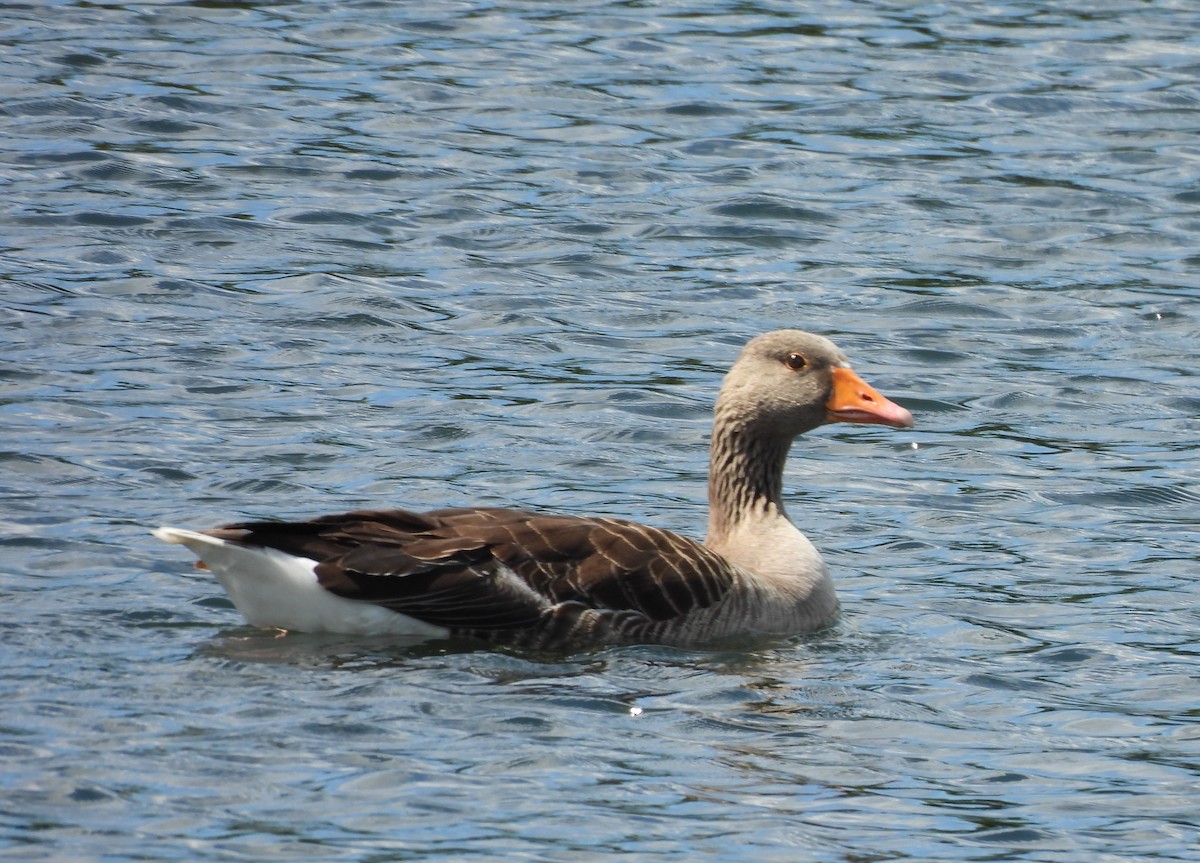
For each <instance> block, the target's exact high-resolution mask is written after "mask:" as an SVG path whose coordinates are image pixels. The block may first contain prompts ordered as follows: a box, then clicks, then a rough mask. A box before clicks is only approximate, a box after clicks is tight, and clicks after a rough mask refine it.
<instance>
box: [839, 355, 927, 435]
mask: <svg viewBox="0 0 1200 863" xmlns="http://www.w3.org/2000/svg"><path fill="white" fill-rule="evenodd" d="M825 422H830V423H838V422H841V423H876V424H878V425H885V426H893V427H895V428H909V427H910V426H912V424H913V418H912V414H911V413H909V412H908V410H907V409H906V408H902V407H900V405H898V404H896V403H895V402H893V401H889V400H888V399H885V398H884V397H883V396H881V395H880V394H879V393H877V392H875V389H874V388H873V387H872V386H871V385H870V384H868V383H867V382H866V381H864V380H863V379H862V378H860V377H859V376H858V375H856V374H855V373H854V372H852V371H850V369H847V368H842V367H840V366H839V367H838V368H835V369H834V370H833V393H832V394H831V395H830V396H829V400H828V401H827V402H825Z"/></svg>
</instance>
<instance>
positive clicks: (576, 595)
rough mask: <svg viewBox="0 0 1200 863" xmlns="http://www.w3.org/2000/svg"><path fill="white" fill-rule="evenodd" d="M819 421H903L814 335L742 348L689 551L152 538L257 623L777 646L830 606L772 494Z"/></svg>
mask: <svg viewBox="0 0 1200 863" xmlns="http://www.w3.org/2000/svg"><path fill="white" fill-rule="evenodd" d="M832 422H848V423H873V424H878V425H885V426H892V427H895V428H906V427H910V426H912V424H913V418H912V414H911V413H909V411H908V410H906V409H905V408H903V407H901V406H900V405H898V404H895V403H894V402H891V401H889V400H888V399H886V398H884V397H883V396H882V395H880V394H879V393H878V392H876V391H875V390H874V389H873V388H872V387H871V386H870V385H868V384H867V383H866V382H865V381H864V380H863V379H862V378H861V377H859V376H858V375H857V374H856V373H855V372H853V371H851V369H850V365H849V363H848V361H847V359H846V356H845V354H844V353H842V351H841V350H840V349H839V348H838V347H837V346H836V345H835V344H834V343H833V342H831V341H830V340H828V339H826V338H824V337H822V336H818V335H814V334H812V333H806V332H802V331H799V330H777V331H775V332H769V333H765V334H762V335H759V336H757V337H755V338H753V339H751V340H750V341H749V342H748V343H747V344H746V345H745V347H744V348H743V349H742V351H741V353H740V355H739V356H738V358H737V360H736V361H735V362H734V364H733V366H732V367H731V368H730V370H729V372H728V374H727V375H726V376H725V379H724V382H723V383H722V386H721V389H720V392H719V394H718V396H717V401H716V407H715V409H714V421H713V431H712V438H711V444H710V461H709V465H710V469H709V477H708V501H709V511H708V532H707V535H706V537H705V539H704V541H703V542H697V541H696V540H693V539H689V538H687V537H684V536H682V535H680V534H677V533H674V532H672V531H669V530H662V529H660V528H656V527H649V526H646V525H642V524H638V523H636V522H633V521H627V520H624V519H620V518H610V517H591V516H576V515H554V514H546V513H541V512H533V511H528V510H522V509H506V508H500V507H490V506H488V507H468V508H454V509H435V510H431V511H427V512H413V511H409V510H405V509H378V510H359V511H355V512H347V513H342V514H337V515H326V516H322V517H319V518H314V519H311V520H308V521H278V522H276V521H246V522H239V523H235V524H229V525H226V526H224V527H220V528H217V529H215V530H207V531H194V530H184V529H180V528H174V527H160V528H158V529H157V530H156V531H154V534H155V536H157V537H158V538H159V539H162V540H164V541H166V542H168V543H175V544H178V545H183V546H186V547H187V548H188V549H190V550H191V551H192V552H194V553H195V554H196V555H197V556H198V557H199V558H200V561H199V562H197V564H196V565H197V567H199V568H201V569H208V570H211V572H212V573H213V574H214V575H215V576H216V578H217V580H218V581H219V582H220V583H221V585H222V587H223V588H224V589H225V591H226V593H227V594H228V596H229V598H230V600H231V601H232V602H233V604H234V606H235V607H236V608H237V609H238V611H240V612H241V614H242V615H243V616H244V617H245V619H246V621H247V622H248V623H250V624H251V625H253V626H258V627H264V628H275V629H279V630H285V631H300V632H337V633H345V634H362V635H387V636H396V637H405V638H413V639H431V638H445V637H459V636H462V637H467V638H471V639H479V640H482V641H485V642H490V643H493V644H498V645H510V646H514V647H524V648H533V649H545V650H565V649H586V648H591V647H596V646H603V645H615V644H634V643H640V644H666V645H675V646H681V647H688V646H702V645H708V644H714V643H720V642H728V641H732V640H747V639H764V638H782V637H786V636H790V635H796V634H801V633H807V632H813V631H816V630H819V629H822V628H825V627H827V626H829V625H830V624H831V623H832V622H833V621H834V620H835V619H836V617H837V615H838V611H839V605H838V599H837V595H836V593H835V591H834V588H833V583H832V581H831V579H830V576H829V572H828V570H827V569H826V566H825V564H824V562H823V561H822V560H821V556H820V554H819V553H818V552H817V550H816V548H815V547H814V546H813V544H812V543H811V542H809V540H808V539H807V538H806V537H805V536H804V534H803V533H801V532H800V531H799V530H797V529H796V527H795V526H793V524H792V523H791V521H789V520H788V517H787V514H786V513H785V512H784V506H783V494H782V491H783V469H784V463H785V461H786V460H787V455H788V450H789V449H790V447H791V444H792V441H793V440H794V439H795V438H796V437H797V436H799V435H800V434H803V433H804V432H807V431H811V430H812V429H815V428H816V427H818V426H820V425H823V424H825V423H832Z"/></svg>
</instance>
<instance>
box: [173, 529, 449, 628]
mask: <svg viewBox="0 0 1200 863" xmlns="http://www.w3.org/2000/svg"><path fill="white" fill-rule="evenodd" d="M154 535H155V536H156V537H158V538H159V539H161V540H162V541H163V542H169V543H172V544H174V545H185V546H187V547H188V548H189V549H191V550H192V551H193V552H195V554H196V556H197V557H199V558H200V559H201V560H202V561H204V563H205V565H206V566H207V567H208V568H209V569H210V570H212V573H213V575H215V576H216V577H217V581H219V582H220V583H221V586H222V587H223V588H225V593H227V594H228V595H229V599H230V601H231V602H233V604H234V606H236V607H237V610H238V611H240V612H241V613H242V616H243V617H245V618H246V620H247V621H248V622H249V623H250V624H252V625H254V626H262V627H274V628H278V629H289V630H295V631H297V632H341V633H347V634H351V635H396V636H402V635H406V636H418V637H422V638H436V637H440V636H444V635H446V634H447V633H448V630H447V629H445V628H444V627H441V626H434V625H432V624H429V623H425V622H424V621H420V620H417V619H416V618H412V617H408V616H407V615H403V614H399V613H397V612H395V611H389V610H388V609H386V608H382V607H380V606H378V605H372V604H371V603H369V602H357V601H355V600H352V599H343V598H342V597H340V596H336V595H334V594H332V593H330V592H329V591H327V590H325V589H324V588H323V587H321V585H320V584H319V583H318V582H317V576H316V573H315V572H314V571H313V568H314V567H315V566H316V565H317V563H316V561H314V560H310V559H309V558H307V557H296V556H295V555H291V554H285V553H284V552H282V551H277V550H275V549H273V548H255V547H253V546H247V545H239V544H238V543H236V542H230V541H228V540H224V539H219V538H217V537H215V536H209V535H208V534H206V533H197V532H196V531H194V530H182V529H180V528H176V527H160V528H159V529H158V530H156V531H154Z"/></svg>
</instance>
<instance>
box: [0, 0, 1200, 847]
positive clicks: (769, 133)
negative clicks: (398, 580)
mask: <svg viewBox="0 0 1200 863" xmlns="http://www.w3.org/2000/svg"><path fill="white" fill-rule="evenodd" d="M564 7H565V11H564ZM1198 34H1200V13H1198V12H1197V11H1196V7H1195V5H1194V4H1192V3H1188V2H1162V3H1157V2H1155V3H1145V2H1134V0H1110V2H1100V3H1086V4H1083V5H1082V7H1080V5H1079V4H1061V3H1046V2H1032V0H1031V2H1011V3H1000V4H946V3H917V4H914V3H908V2H898V0H897V2H866V0H863V2H848V0H847V2H832V3H821V4H799V3H782V2H778V3H776V2H753V0H752V2H717V3H700V2H695V0H679V2H669V3H635V2H613V0H595V2H579V3H569V4H549V3H540V2H525V3H482V2H469V0H463V2H447V3H432V4H412V3H383V2H365V0H346V2H338V3H317V2H303V0H299V2H273V3H272V2H264V3H242V2H203V3H200V2H197V3H186V2H172V3H166V2H164V3H153V2H132V3H122V4H116V3H108V2H99V3H85V2H81V0H62V2H43V3H35V4H29V5H19V4H6V5H5V7H4V11H3V14H2V15H0V182H2V184H3V185H2V189H0V195H2V196H0V200H2V205H0V238H2V244H0V278H2V280H3V281H2V287H0V291H2V294H0V299H2V309H3V317H2V321H3V336H2V340H0V351H2V353H0V490H2V492H3V495H4V506H3V512H2V514H0V519H2V520H3V528H2V529H0V544H2V549H3V557H2V561H3V564H2V567H3V568H2V572H0V595H2V597H3V604H4V609H5V612H4V614H3V616H2V619H0V627H2V629H0V654H2V656H3V664H2V666H0V680H2V682H0V700H2V703H3V707H2V708H0V788H2V789H3V794H2V796H3V804H2V805H0V856H4V857H5V858H6V859H12V860H30V861H35V860H36V861H42V860H45V861H51V860H53V861H59V860H79V861H86V860H95V861H101V860H103V861H119V860H134V859H138V860H141V859H149V860H179V861H209V860H220V861H231V860H248V861H264V860H279V861H294V860H364V861H366V860H370V861H382V860H447V861H449V860H484V859H505V860H539V861H567V860H571V861H575V860H588V859H598V858H601V857H608V856H613V855H616V854H626V855H629V856H630V858H631V859H654V860H680V861H684V860H687V861H691V860H695V859H706V860H734V859H737V860H753V861H798V860H814V861H894V860H899V859H912V860H921V861H928V860H947V861H963V860H1028V861H1083V863H1095V861H1110V860H1156V861H1157V860H1188V861H1191V860H1195V859H1196V856H1195V855H1196V853H1197V847H1198V845H1200V815H1197V813H1198V812H1200V803H1198V801H1200V707H1198V704H1200V680H1198V678H1200V673H1198V665H1197V661H1198V653H1200V649H1198V646H1197V644H1198V640H1197V633H1198V632H1200V587H1198V585H1197V577H1198V572H1197V523H1198V521H1200V518H1198V516H1200V484H1198V482H1197V468H1196V452H1197V444H1198V438H1200V421H1198V419H1197V416H1198V414H1200V382H1198V381H1200V379H1198V378H1197V367H1198V361H1197V353H1198V351H1197V346H1198V345H1200V322H1198V318H1200V309H1198V305H1197V278H1198V277H1197V272H1198V271H1200V35H1198ZM779 326H798V327H802V328H808V329H814V330H817V331H820V332H823V333H826V334H829V335H831V336H833V337H834V338H835V339H836V340H837V341H838V342H839V343H840V344H841V345H842V346H843V347H844V348H846V349H847V351H848V352H849V353H850V355H851V357H852V358H853V360H854V361H855V363H856V368H857V369H858V370H859V371H860V372H861V373H862V374H863V375H864V376H865V377H866V378H867V379H868V380H870V381H872V382H873V383H874V384H875V385H876V386H877V387H878V388H879V389H880V390H881V391H882V392H884V393H885V394H887V395H890V396H892V397H895V398H897V399H898V400H899V401H902V402H903V403H904V404H906V405H907V406H908V407H909V408H911V409H912V410H913V412H914V414H915V415H916V417H917V423H918V425H917V428H916V429H914V430H911V431H908V430H906V431H894V430H887V429H873V428H864V427H851V426H842V427H832V428H824V429H820V430H818V431H816V432H814V433H813V434H811V435H809V436H807V437H806V438H805V439H803V440H801V441H800V442H798V444H797V445H796V447H795V450H794V454H793V457H792V459H791V461H790V463H789V469H788V475H787V479H786V484H787V499H788V503H789V510H790V512H791V514H792V516H793V518H794V519H795V520H796V521H797V522H799V523H800V525H801V526H802V528H803V529H804V530H806V532H808V534H809V536H810V537H811V538H812V539H813V541H814V542H815V543H816V544H817V545H818V546H819V547H820V548H821V549H822V551H823V553H824V554H825V556H826V558H827V560H828V561H829V563H830V566H831V568H832V569H833V571H834V573H835V577H836V579H837V581H838V584H839V589H840V592H841V596H842V600H843V604H844V607H845V613H844V616H843V618H842V620H841V622H840V623H839V624H838V626H837V627H836V628H834V629H833V630H831V631H829V632H826V633H822V634H820V635H818V636H815V637H811V638H805V639H797V640H793V641H791V642H786V643H782V644H778V645H775V646H771V647H766V648H763V649H761V650H757V651H745V652H732V651H679V650H671V649H664V648H652V647H642V648H624V649H615V650H604V651H598V652H593V653H586V654H581V655H575V656H543V655H535V656H531V655H526V654H519V653H506V652H502V651H494V650H486V649H478V648H475V647H473V646H471V645H468V644H462V643H452V644H447V643H435V644H429V645H420V646H413V645H402V644H392V643H386V642H377V641H370V640H362V639H358V640H355V639H346V638H328V637H314V636H300V635H288V636H286V637H283V638H276V637H275V636H274V635H273V634H271V633H265V632H261V631H256V630H253V629H250V628H249V627H246V626H244V625H243V624H242V622H241V619H240V617H239V616H238V615H237V613H236V612H235V611H234V610H233V609H232V607H231V606H230V605H229V604H228V602H227V601H226V600H225V599H224V597H223V596H222V595H221V592H220V590H219V589H218V588H217V586H216V585H215V584H214V583H213V581H212V580H211V578H210V577H209V576H208V575H207V574H205V573H202V572H197V571H195V570H193V569H192V568H191V565H190V562H189V561H188V559H187V556H186V555H185V554H183V553H181V552H180V550H179V549H176V548H171V547H168V546H163V545H161V544H158V543H156V542H155V541H154V540H152V539H151V538H150V537H149V535H148V530H149V529H150V528H152V527H153V526H155V525H157V524H159V523H162V522H168V523H176V524H184V525H194V526H207V525H210V524H214V523H217V522H220V521H223V520H229V519H233V518H239V517H243V516H254V517H257V516H305V515H313V514H318V513H321V512H326V511H336V510H339V509H345V508H351V507H359V506H366V505H378V504H392V505H407V506H413V507H426V506H441V505H448V504H463V503H469V502H490V503H499V504H518V505H526V506H534V507H539V508H545V509H558V510H564V511H568V512H577V513H607V514H614V515H622V516H630V517H635V518H639V519H644V520H647V521H651V522H653V523H655V524H658V525H662V526H664V527H670V528H674V529H678V530H681V531H684V532H687V533H690V534H693V535H695V534H697V533H699V532H701V531H702V529H703V522H704V487H703V483H704V476H705V469H706V443H707V435H708V416H709V411H710V406H711V401H712V397H713V394H714V393H715V390H716V387H717V384H718V382H719V379H720V376H721V374H722V373H723V371H724V369H725V368H726V366H727V364H728V363H729V362H730V360H731V359H732V357H733V356H734V355H735V353H736V351H737V349H738V346H739V345H740V344H741V343H742V342H743V341H744V340H745V339H746V338H748V337H749V336H751V335H753V334H755V333H757V332H760V331H763V330H766V329H772V328H775V327H779Z"/></svg>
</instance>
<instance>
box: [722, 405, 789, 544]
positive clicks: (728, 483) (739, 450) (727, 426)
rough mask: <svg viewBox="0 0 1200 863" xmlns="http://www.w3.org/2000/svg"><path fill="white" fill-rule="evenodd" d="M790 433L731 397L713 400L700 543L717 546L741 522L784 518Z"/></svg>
mask: <svg viewBox="0 0 1200 863" xmlns="http://www.w3.org/2000/svg"><path fill="white" fill-rule="evenodd" d="M723 395H724V394H723ZM794 437H795V434H794V433H789V431H785V430H783V429H781V428H779V427H778V426H776V425H775V424H773V423H770V422H768V421H766V420H765V419H764V418H763V417H762V416H761V415H758V416H756V415H755V412H754V411H753V410H747V409H746V407H745V406H744V405H742V404H739V403H738V401H737V399H736V398H733V397H730V398H724V397H723V398H720V399H718V401H717V408H716V412H715V416H714V423H713V433H712V444H711V450H710V453H709V475H708V507H709V509H708V535H707V537H706V538H705V544H706V545H708V546H709V547H710V548H720V547H722V546H723V545H724V544H725V542H726V540H727V539H728V538H729V537H730V536H731V535H732V534H733V533H735V532H737V531H738V530H739V528H741V527H743V526H744V525H745V524H746V523H747V522H760V521H763V520H770V519H775V518H786V517H787V515H786V513H785V512H784V509H783V468H784V463H785V462H786V461H787V456H788V450H789V449H790V448H791V445H792V440H793V438H794Z"/></svg>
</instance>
